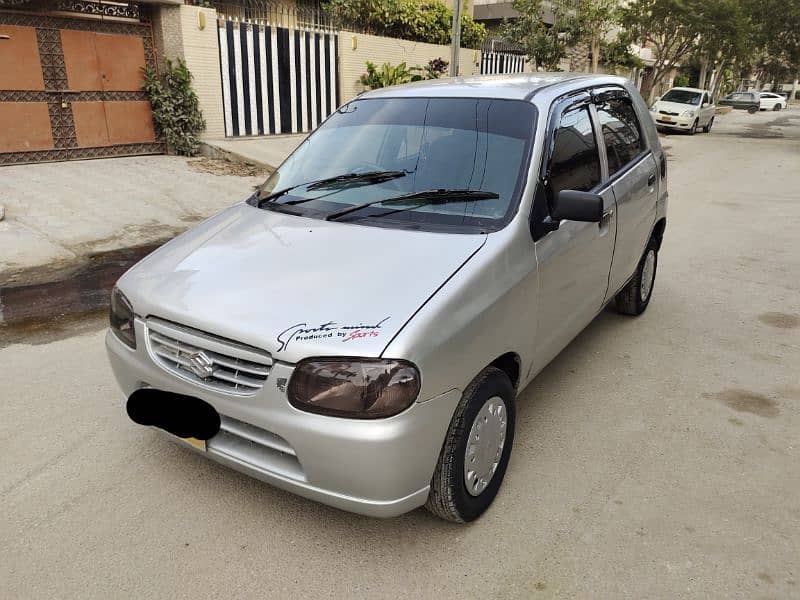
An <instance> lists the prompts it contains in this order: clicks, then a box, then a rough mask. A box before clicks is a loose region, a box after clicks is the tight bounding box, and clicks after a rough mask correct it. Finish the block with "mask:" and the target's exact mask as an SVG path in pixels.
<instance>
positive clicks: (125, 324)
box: [108, 287, 136, 348]
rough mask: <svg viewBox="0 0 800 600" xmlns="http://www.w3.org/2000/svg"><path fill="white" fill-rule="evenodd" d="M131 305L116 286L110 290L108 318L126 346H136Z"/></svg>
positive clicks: (112, 329) (113, 329) (112, 328)
mask: <svg viewBox="0 0 800 600" xmlns="http://www.w3.org/2000/svg"><path fill="white" fill-rule="evenodd" d="M133 318H134V316H133V307H132V306H131V303H130V302H128V299H127V298H126V297H125V294H123V293H122V292H120V291H119V289H118V288H117V287H114V289H113V290H111V306H110V310H109V311H108V320H109V323H110V325H111V331H113V332H114V333H115V334H116V335H117V337H118V338H119V339H120V340H121V341H122V342H123V343H124V344H125V345H127V346H129V347H131V348H136V331H135V330H134V328H133Z"/></svg>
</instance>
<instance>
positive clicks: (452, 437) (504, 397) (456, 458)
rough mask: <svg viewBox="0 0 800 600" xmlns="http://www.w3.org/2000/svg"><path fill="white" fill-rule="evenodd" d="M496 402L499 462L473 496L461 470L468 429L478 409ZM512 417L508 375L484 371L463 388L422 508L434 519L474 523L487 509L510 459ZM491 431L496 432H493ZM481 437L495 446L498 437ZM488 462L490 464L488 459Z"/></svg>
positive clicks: (477, 413)
mask: <svg viewBox="0 0 800 600" xmlns="http://www.w3.org/2000/svg"><path fill="white" fill-rule="evenodd" d="M498 399H499V401H500V403H501V404H502V410H501V411H500V412H499V415H500V416H502V412H503V410H504V412H505V423H506V425H505V436H504V441H503V443H502V451H501V452H500V459H499V461H498V462H497V465H496V467H495V468H494V471H493V474H492V475H490V479H488V481H487V482H486V484H485V487H484V488H483V489H482V490H481V491H479V492H478V493H477V495H473V494H472V493H471V492H470V491H468V490H467V469H465V468H464V467H465V463H466V460H467V446H468V442H469V441H470V437H471V435H472V434H474V433H476V432H473V431H472V427H473V425H475V423H476V420H477V417H478V415H479V414H481V412H482V409H484V408H485V406H486V405H487V404H489V403H490V402H493V403H494V407H495V408H497V407H498V406H497V403H498ZM484 414H485V413H484ZM489 416H490V417H491V415H489ZM515 417H516V411H515V408H514V386H513V385H512V384H511V380H510V379H509V378H508V375H506V374H505V373H504V372H503V371H501V370H500V369H497V368H495V367H487V368H485V369H484V370H483V371H481V372H480V373H479V374H478V376H477V377H476V378H475V379H474V380H473V381H472V383H470V384H469V385H468V386H467V389H466V390H465V391H464V395H463V396H462V398H461V401H460V402H459V403H458V407H457V408H456V411H455V414H454V415H453V419H452V420H451V421H450V427H449V428H448V430H447V436H446V437H445V441H444V445H443V446H442V451H441V453H440V455H439V462H438V463H437V464H436V470H435V471H434V473H433V478H432V479H431V490H430V493H429V494H428V500H427V502H426V503H425V508H427V509H428V510H429V511H430V512H432V513H433V514H434V515H436V516H437V517H440V518H442V519H445V520H447V521H453V522H455V523H467V522H469V521H474V520H475V519H477V518H478V517H479V516H481V515H482V514H483V513H484V511H486V509H487V508H489V505H491V503H492V501H493V500H494V498H495V496H496V495H497V491H498V490H499V489H500V484H501V483H503V476H504V475H505V472H506V467H507V466H508V459H509V457H510V456H511V446H512V445H513V442H514V424H515ZM475 426H476V427H477V425H475ZM493 431H496V430H495V429H494V428H493ZM478 433H479V431H478ZM490 435H491V434H490ZM484 437H485V439H488V440H495V442H496V440H497V437H498V436H497V435H491V437H487V436H484ZM498 450H499V447H498ZM475 458H478V459H480V458H481V456H480V455H478V456H477V457H473V461H474V460H475ZM489 460H490V461H491V458H490V459H489ZM479 462H480V461H479ZM470 472H471V471H470ZM471 481H474V480H471Z"/></svg>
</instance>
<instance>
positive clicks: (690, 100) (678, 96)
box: [661, 90, 702, 106]
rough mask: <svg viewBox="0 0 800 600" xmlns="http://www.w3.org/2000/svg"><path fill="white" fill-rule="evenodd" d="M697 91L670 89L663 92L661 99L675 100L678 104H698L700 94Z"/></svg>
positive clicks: (666, 100)
mask: <svg viewBox="0 0 800 600" xmlns="http://www.w3.org/2000/svg"><path fill="white" fill-rule="evenodd" d="M701 95H702V94H699V93H698V92H691V91H689V90H670V91H668V92H667V93H666V94H664V95H663V96H662V97H661V99H662V100H663V101H664V102H676V103H678V104H692V105H694V106H697V105H698V104H700V96H701Z"/></svg>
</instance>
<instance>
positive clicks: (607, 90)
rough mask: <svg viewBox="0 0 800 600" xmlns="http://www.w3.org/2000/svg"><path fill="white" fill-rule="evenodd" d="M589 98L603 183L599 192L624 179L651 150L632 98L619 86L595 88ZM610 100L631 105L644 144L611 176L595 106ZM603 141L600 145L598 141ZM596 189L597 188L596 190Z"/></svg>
mask: <svg viewBox="0 0 800 600" xmlns="http://www.w3.org/2000/svg"><path fill="white" fill-rule="evenodd" d="M590 94H591V98H592V110H591V111H590V112H591V113H592V120H593V122H594V123H595V137H596V138H597V140H598V148H599V149H600V159H601V160H600V165H601V174H602V175H603V181H602V183H601V187H600V188H599V189H600V190H605V189H606V188H607V187H608V186H609V185H611V184H612V183H614V182H615V181H617V180H618V179H621V178H622V177H624V176H625V175H626V174H627V173H628V172H629V171H630V170H632V169H633V168H634V167H636V166H637V165H638V164H639V163H640V162H641V161H642V160H644V159H645V158H646V157H647V156H649V155H650V154H651V153H652V149H651V148H650V142H649V140H648V139H647V136H646V135H645V134H644V131H642V129H641V126H642V123H641V121H642V120H641V117H640V116H639V113H638V112H636V107H635V106H634V105H633V98H631V97H630V94H628V92H627V91H626V90H625V89H624V88H622V87H619V86H616V85H608V86H603V87H601V88H597V89H596V90H590ZM612 99H622V100H625V101H626V102H629V103H630V104H631V108H632V109H633V114H634V115H635V116H636V120H637V121H638V122H639V139H640V140H641V141H642V142H643V144H644V150H642V151H641V152H639V153H638V154H636V155H635V156H634V157H633V158H631V160H629V161H628V162H627V163H625V164H624V165H623V166H622V167H620V169H619V170H618V171H617V172H616V173H614V174H613V175H610V176H609V168H608V154H607V152H606V144H605V137H604V136H603V135H602V130H603V128H602V125H601V124H600V117H599V115H598V114H597V104H600V103H602V102H604V101H605V100H612ZM601 140H602V141H603V143H602V144H601V143H600V141H601ZM596 189H597V188H596Z"/></svg>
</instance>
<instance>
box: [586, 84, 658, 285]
mask: <svg viewBox="0 0 800 600" xmlns="http://www.w3.org/2000/svg"><path fill="white" fill-rule="evenodd" d="M595 98H596V102H595V110H596V111H597V117H598V120H599V122H600V128H601V130H602V139H603V142H604V146H605V154H606V156H607V161H608V177H609V181H608V185H610V186H611V188H612V189H613V191H614V198H615V200H616V210H617V231H616V244H615V246H614V260H613V263H612V265H611V274H610V276H609V285H608V296H607V297H608V298H609V299H610V298H611V297H612V296H613V295H614V294H616V293H617V292H618V291H619V290H620V289H621V288H622V287H623V286H624V285H625V283H626V282H627V281H628V279H630V277H631V275H633V273H634V271H635V270H636V267H637V265H638V264H639V260H640V259H641V257H642V254H643V253H644V248H645V246H646V244H647V241H648V240H649V239H650V235H651V233H652V231H653V225H654V223H655V219H656V199H657V198H658V186H659V185H660V177H659V167H658V164H659V163H658V161H659V160H660V157H659V158H658V159H657V158H656V157H655V156H654V155H653V152H652V151H651V150H650V149H649V148H648V146H647V141H646V137H645V136H644V135H643V131H642V125H641V121H640V117H639V115H638V114H637V112H636V109H635V108H634V106H633V102H632V101H631V98H630V96H629V95H628V93H627V92H626V91H625V90H624V89H622V88H616V87H612V88H607V89H604V90H598V92H597V93H596V94H595Z"/></svg>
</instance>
